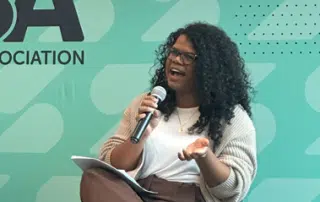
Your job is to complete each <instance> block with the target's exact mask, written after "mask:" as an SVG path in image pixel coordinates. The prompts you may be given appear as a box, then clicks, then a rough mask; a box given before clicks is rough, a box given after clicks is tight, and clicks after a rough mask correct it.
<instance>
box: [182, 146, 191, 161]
mask: <svg viewBox="0 0 320 202" xmlns="http://www.w3.org/2000/svg"><path fill="white" fill-rule="evenodd" d="M182 152H183V155H184V158H185V159H186V160H187V161H190V160H191V159H192V157H191V154H190V153H189V152H187V150H185V149H183V150H182Z"/></svg>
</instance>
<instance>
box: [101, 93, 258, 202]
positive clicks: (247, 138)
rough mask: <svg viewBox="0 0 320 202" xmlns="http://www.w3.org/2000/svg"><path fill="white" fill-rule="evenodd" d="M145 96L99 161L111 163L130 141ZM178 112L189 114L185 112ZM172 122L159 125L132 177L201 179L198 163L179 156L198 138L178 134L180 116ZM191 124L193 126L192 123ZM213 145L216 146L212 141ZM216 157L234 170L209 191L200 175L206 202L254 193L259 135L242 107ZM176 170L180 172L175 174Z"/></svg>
mask: <svg viewBox="0 0 320 202" xmlns="http://www.w3.org/2000/svg"><path fill="white" fill-rule="evenodd" d="M145 95H146V93H144V94H142V95H140V96H137V97H136V98H135V99H134V100H133V101H132V103H131V104H130V105H129V106H128V107H127V108H126V110H125V112H124V115H123V119H122V120H121V122H120V125H119V127H118V129H117V131H116V132H115V134H114V135H113V136H111V137H110V138H109V139H108V140H107V141H105V142H104V143H103V145H102V147H101V150H100V153H99V159H101V160H103V161H106V162H107V163H111V162H110V156H111V153H112V151H113V149H114V148H115V147H116V146H117V145H119V144H122V143H123V142H125V141H127V139H128V138H130V136H131V135H132V131H133V130H134V129H135V127H136V125H137V121H136V116H137V114H138V109H139V106H140V103H141V101H142V99H143V97H144V96H145ZM178 110H179V111H186V110H184V109H183V110H181V109H178ZM183 114H184V113H183ZM198 116H199V114H198ZM186 117H188V115H185V116H183V117H181V118H182V123H184V122H185V121H186V120H187V118H186ZM196 117H197V116H196V115H195V117H192V119H193V120H194V119H196ZM169 122H170V125H169V123H167V122H164V121H161V122H160V123H159V125H158V126H157V128H156V129H155V130H154V131H153V133H152V134H151V135H150V140H149V141H148V143H147V144H146V145H147V146H146V147H145V151H146V152H143V155H142V158H141V161H140V163H139V164H138V165H137V167H136V168H135V169H133V170H132V171H128V174H129V175H131V176H132V177H134V178H135V179H140V178H141V177H142V176H147V175H148V173H153V172H155V173H157V175H161V177H164V178H166V179H170V180H178V179H179V181H180V180H181V181H183V180H190V181H197V177H195V176H196V175H197V174H199V170H197V167H196V165H195V163H194V160H193V161H189V162H179V161H178V160H176V159H177V157H176V156H177V155H178V154H177V152H178V151H180V149H181V148H183V147H185V146H186V145H188V143H189V142H192V140H191V139H188V138H195V137H192V136H191V135H188V136H187V135H186V134H182V135H179V133H178V132H176V131H177V130H178V128H177V127H178V126H179V124H178V123H179V120H178V121H177V115H176V114H172V116H170V119H169ZM190 122H191V121H190ZM189 124H190V125H191V123H189ZM186 125H187V124H186ZM157 131H158V132H157ZM168 131H170V132H168ZM204 131H206V130H204ZM176 137H179V140H177V139H176ZM155 138H156V139H155ZM166 138H168V139H169V140H170V141H168V139H166ZM148 139H149V138H148ZM156 140H157V141H156ZM164 143H165V144H164ZM210 144H212V140H211V139H210ZM168 145H171V146H174V147H173V148H170V151H173V152H172V154H170V152H168V149H169V148H168ZM160 152H162V153H163V154H162V153H161V157H156V156H157V155H159V153H160ZM214 153H215V155H216V156H217V158H219V160H220V161H221V162H222V163H224V164H225V165H227V166H229V167H230V175H229V177H228V179H227V180H226V181H224V182H222V183H221V184H219V185H217V186H214V187H209V186H208V185H207V183H206V180H205V179H204V176H203V175H202V173H201V172H200V185H199V186H200V189H201V193H202V195H203V197H204V199H205V201H206V202H222V201H223V202H239V201H242V200H243V199H244V198H245V196H246V195H247V194H248V192H249V190H250V187H251V184H252V182H253V180H254V178H255V176H256V173H257V168H258V167H257V166H258V165H257V152H256V131H255V128H254V125H253V122H252V120H251V119H250V117H249V116H248V114H247V112H246V111H244V110H243V108H242V107H241V106H240V105H237V106H235V109H234V117H233V118H232V119H231V121H230V124H227V125H225V124H224V126H223V135H222V138H221V143H220V145H219V146H217V147H216V150H215V152H214ZM162 157H163V158H162ZM168 159H170V160H168ZM172 159H175V160H176V161H173V160H172ZM170 162H171V163H172V165H171V164H170ZM158 164H159V165H158ZM165 165H167V166H168V167H167V169H161V168H164V166H165ZM175 166H176V168H177V170H174V167H175ZM180 166H184V169H185V171H184V172H183V173H181V172H179V170H180V171H181V170H182V169H181V167H180ZM151 167H152V168H151ZM147 172H148V173H147ZM173 172H175V173H176V175H177V176H173V175H172V173H173ZM186 173H193V175H192V177H187V176H185V175H186Z"/></svg>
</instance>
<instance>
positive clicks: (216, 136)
mask: <svg viewBox="0 0 320 202" xmlns="http://www.w3.org/2000/svg"><path fill="white" fill-rule="evenodd" d="M180 35H186V36H187V38H188V39H189V41H190V42H191V43H192V45H193V48H194V50H195V51H196V53H197V55H198V57H197V60H196V61H195V70H194V71H195V74H196V85H197V86H196V88H197V92H198V99H199V101H200V105H199V111H200V117H199V119H198V121H197V122H196V123H195V124H194V125H193V126H192V127H191V128H189V132H190V133H193V132H194V131H195V130H196V132H197V133H201V132H202V131H203V130H205V129H206V126H208V136H209V137H210V138H211V139H212V140H213V141H214V148H213V149H214V150H215V148H216V146H218V145H219V144H220V139H221V137H222V132H223V131H222V130H223V129H222V128H223V126H222V124H221V120H223V121H224V122H225V123H228V124H229V123H230V120H231V119H232V118H233V117H234V113H233V110H234V108H235V106H236V105H237V104H240V105H241V106H242V107H243V108H244V110H246V111H247V113H248V114H249V116H251V108H250V101H251V98H250V92H253V91H252V87H251V84H250V82H249V79H248V78H249V76H248V74H247V72H246V71H245V65H244V62H243V59H242V58H241V57H240V55H239V51H238V48H237V45H236V44H235V43H234V42H233V41H232V40H231V39H230V38H229V37H228V36H227V34H226V33H225V32H224V31H223V30H222V29H220V28H218V27H216V26H214V25H210V24H207V23H202V22H196V23H192V24H188V25H186V26H185V27H184V28H180V29H178V30H177V31H175V32H172V33H171V34H170V35H169V36H168V38H167V40H166V42H165V43H164V44H161V45H160V46H159V48H158V50H156V56H157V57H156V63H155V66H156V67H158V68H157V69H156V70H155V75H154V76H153V78H152V79H151V81H150V82H151V88H153V87H155V86H157V85H161V86H163V87H164V88H165V89H166V90H167V97H166V99H165V100H164V101H163V102H161V103H160V104H159V110H160V111H161V112H162V113H164V115H165V119H166V120H168V119H169V117H170V115H171V114H172V112H173V111H174V110H175V107H176V98H175V92H174V91H173V90H172V89H170V88H169V86H168V84H167V81H166V76H165V63H166V59H167V56H168V54H167V53H168V48H170V47H171V46H172V45H173V44H174V43H175V41H176V40H177V38H178V37H179V36H180Z"/></svg>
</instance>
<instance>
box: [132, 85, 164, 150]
mask: <svg viewBox="0 0 320 202" xmlns="http://www.w3.org/2000/svg"><path fill="white" fill-rule="evenodd" d="M151 95H152V96H154V97H155V98H158V104H159V103H160V102H162V101H163V100H164V99H165V97H166V96H167V92H166V90H165V89H164V88H163V87H161V86H156V87H154V88H153V89H152V91H151ZM152 116H153V113H151V112H147V113H146V116H145V117H144V118H143V119H140V120H139V122H138V124H137V126H136V128H135V129H134V131H133V133H132V136H131V138H130V139H131V142H132V143H133V144H137V143H138V142H139V141H140V138H141V136H142V134H143V132H144V131H145V130H146V128H147V126H148V124H149V122H150V120H151V118H152Z"/></svg>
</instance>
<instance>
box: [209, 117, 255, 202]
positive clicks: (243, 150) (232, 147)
mask: <svg viewBox="0 0 320 202" xmlns="http://www.w3.org/2000/svg"><path fill="white" fill-rule="evenodd" d="M239 112H240V113H239ZM242 112H243V111H242ZM242 112H241V111H237V113H238V114H237V116H238V117H236V118H235V120H233V121H232V125H231V126H230V127H229V129H228V133H230V134H231V135H230V136H231V137H232V138H230V139H229V140H228V141H227V142H226V144H225V146H224V148H223V149H222V151H221V153H220V154H219V155H218V158H219V160H220V161H221V162H223V163H224V164H226V165H227V166H229V168H230V175H229V177H228V178H227V180H226V181H224V182H223V183H221V184H219V185H217V186H215V187H208V186H207V185H206V186H207V188H208V190H209V191H210V193H211V194H212V195H214V196H215V197H216V198H219V199H220V200H222V201H225V202H236V201H241V200H243V199H244V198H245V196H246V195H247V193H248V192H249V189H250V187H251V184H252V182H253V180H254V178H255V176H256V173H257V156H256V132H255V129H254V127H253V124H252V122H251V120H249V118H248V117H247V116H246V115H245V114H244V115H245V116H241V115H240V116H239V114H243V113H242ZM226 136H227V135H226Z"/></svg>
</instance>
